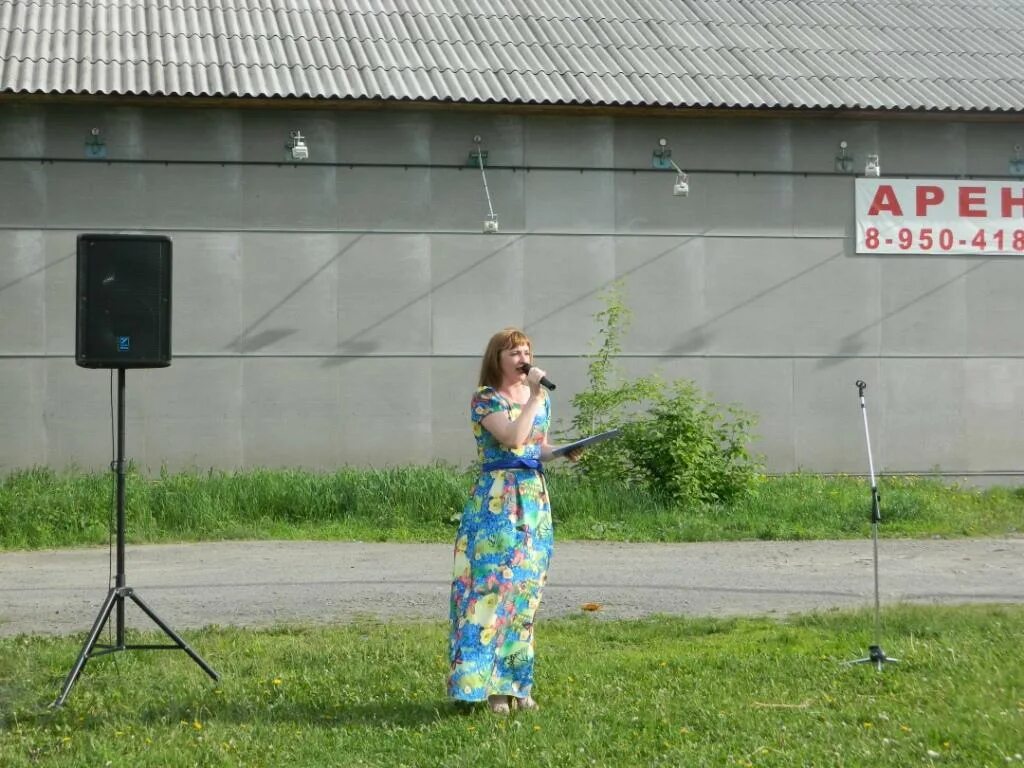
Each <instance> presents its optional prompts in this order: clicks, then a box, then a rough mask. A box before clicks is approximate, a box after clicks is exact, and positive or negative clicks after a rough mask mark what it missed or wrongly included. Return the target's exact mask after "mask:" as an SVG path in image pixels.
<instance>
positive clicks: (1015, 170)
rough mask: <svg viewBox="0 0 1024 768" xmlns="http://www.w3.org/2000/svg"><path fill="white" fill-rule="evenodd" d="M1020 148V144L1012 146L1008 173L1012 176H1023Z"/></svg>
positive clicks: (1023, 160)
mask: <svg viewBox="0 0 1024 768" xmlns="http://www.w3.org/2000/svg"><path fill="white" fill-rule="evenodd" d="M1021 151H1022V147H1021V145H1020V144H1014V145H1013V154H1014V156H1013V157H1011V158H1010V163H1009V167H1010V173H1011V174H1012V175H1013V176H1024V157H1021Z"/></svg>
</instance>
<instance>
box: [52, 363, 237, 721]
mask: <svg viewBox="0 0 1024 768" xmlns="http://www.w3.org/2000/svg"><path fill="white" fill-rule="evenodd" d="M111 469H112V470H114V472H115V474H116V475H117V574H116V575H115V581H114V586H113V587H111V588H110V590H109V591H108V592H107V598H106V600H104V601H103V606H102V607H101V608H100V612H99V615H98V616H97V617H96V621H95V622H93V625H92V629H91V630H90V631H89V637H88V639H87V640H86V641H85V645H84V646H82V652H81V653H79V654H78V659H77V660H76V661H75V665H74V666H73V667H72V668H71V671H70V672H69V673H68V676H67V679H65V680H64V686H63V687H62V688H61V691H60V695H59V696H58V697H57V700H56V701H54V702H53V704H52V705H51V706H52V707H54V708H57V707H60V706H62V705H63V704H64V702H65V700H66V699H67V697H68V694H69V693H71V687H72V686H73V685H74V684H75V681H76V680H77V679H78V676H79V675H80V674H81V673H82V670H83V669H84V668H85V664H86V662H87V661H89V659H91V658H92V657H93V656H102V655H104V654H107V653H116V652H117V651H127V650H158V649H174V650H177V649H181V650H183V651H184V652H185V653H187V654H188V655H189V656H190V657H191V658H192V660H193V661H194V662H195V663H196V664H198V665H199V666H200V667H202V669H203V671H204V672H205V673H206V674H208V675H209V676H210V677H211V678H213V679H214V680H219V679H220V675H218V674H217V673H216V672H214V671H213V669H212V668H211V667H210V665H209V664H207V663H206V662H205V661H203V659H202V658H201V657H200V656H199V654H197V653H196V652H195V651H193V650H192V648H190V647H189V645H188V643H186V642H185V641H184V640H182V639H181V637H180V636H179V635H178V634H177V633H176V632H175V631H174V630H173V629H171V628H170V627H169V626H168V625H167V624H166V623H164V621H163V620H162V619H161V618H160V617H159V616H157V615H156V613H154V612H153V609H151V608H150V607H149V606H148V605H146V604H145V603H144V602H143V601H142V598H141V597H139V596H138V595H137V594H135V590H134V589H132V588H131V587H128V586H125V576H124V484H125V483H124V368H118V369H117V458H116V460H115V462H114V464H113V466H111ZM125 598H128V599H129V600H131V601H132V602H133V603H135V604H136V605H137V606H139V608H141V609H142V611H143V612H144V613H145V614H146V615H147V616H149V618H150V619H152V620H153V622H154V623H155V624H156V625H157V626H158V627H160V629H162V630H163V631H164V634H166V635H167V636H168V637H170V638H171V640H173V641H174V645H129V644H127V643H125V637H124V601H125ZM115 609H116V610H115ZM112 611H113V612H114V615H115V618H116V622H115V631H116V636H117V639H116V641H115V644H114V645H100V644H97V642H96V641H97V640H98V639H99V636H100V632H102V631H103V627H104V625H105V624H106V623H107V620H108V619H109V618H110V614H111V612H112ZM96 648H99V649H100V650H95V651H94V649H96Z"/></svg>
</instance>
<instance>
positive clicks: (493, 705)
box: [487, 696, 509, 715]
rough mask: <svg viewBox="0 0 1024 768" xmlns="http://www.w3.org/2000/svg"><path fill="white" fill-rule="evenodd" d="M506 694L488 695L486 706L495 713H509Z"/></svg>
mask: <svg viewBox="0 0 1024 768" xmlns="http://www.w3.org/2000/svg"><path fill="white" fill-rule="evenodd" d="M508 700H509V697H508V696H488V697H487V706H488V708H489V709H490V710H491V712H493V713H494V714H495V715H507V714H508V713H509V706H508Z"/></svg>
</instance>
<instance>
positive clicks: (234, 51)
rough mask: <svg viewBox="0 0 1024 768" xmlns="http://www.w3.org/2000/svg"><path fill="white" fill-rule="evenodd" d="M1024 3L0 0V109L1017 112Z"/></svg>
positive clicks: (1022, 91)
mask: <svg viewBox="0 0 1024 768" xmlns="http://www.w3.org/2000/svg"><path fill="white" fill-rule="evenodd" d="M1022 40H1024V0H893V1H892V2H888V1H884V0H685V1H684V0H520V1H519V2H516V3H509V2H506V0H0V92H7V93H60V94H124V95H143V94H153V95H175V96H227V97H300V98H302V97H307V98H325V99H394V100H425V101H454V102H475V103H520V104H582V105H609V106H612V105H643V106H671V107H755V108H761V107H768V108H824V109H828V108H837V109H842V108H852V109H860V108H863V109H911V110H970V111H973V110H981V111H1008V112H1018V111H1021V110H1022V95H1024V56H1022V52H1024V50H1022V49H1024V45H1022V42H1021V41H1022Z"/></svg>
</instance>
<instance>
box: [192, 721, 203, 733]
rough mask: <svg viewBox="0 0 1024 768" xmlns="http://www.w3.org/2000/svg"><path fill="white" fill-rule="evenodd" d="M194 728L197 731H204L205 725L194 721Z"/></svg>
mask: <svg viewBox="0 0 1024 768" xmlns="http://www.w3.org/2000/svg"><path fill="white" fill-rule="evenodd" d="M192 727H193V728H195V729H196V730H197V731H201V730H203V724H202V723H200V722H199V721H198V720H193V721H192Z"/></svg>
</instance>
